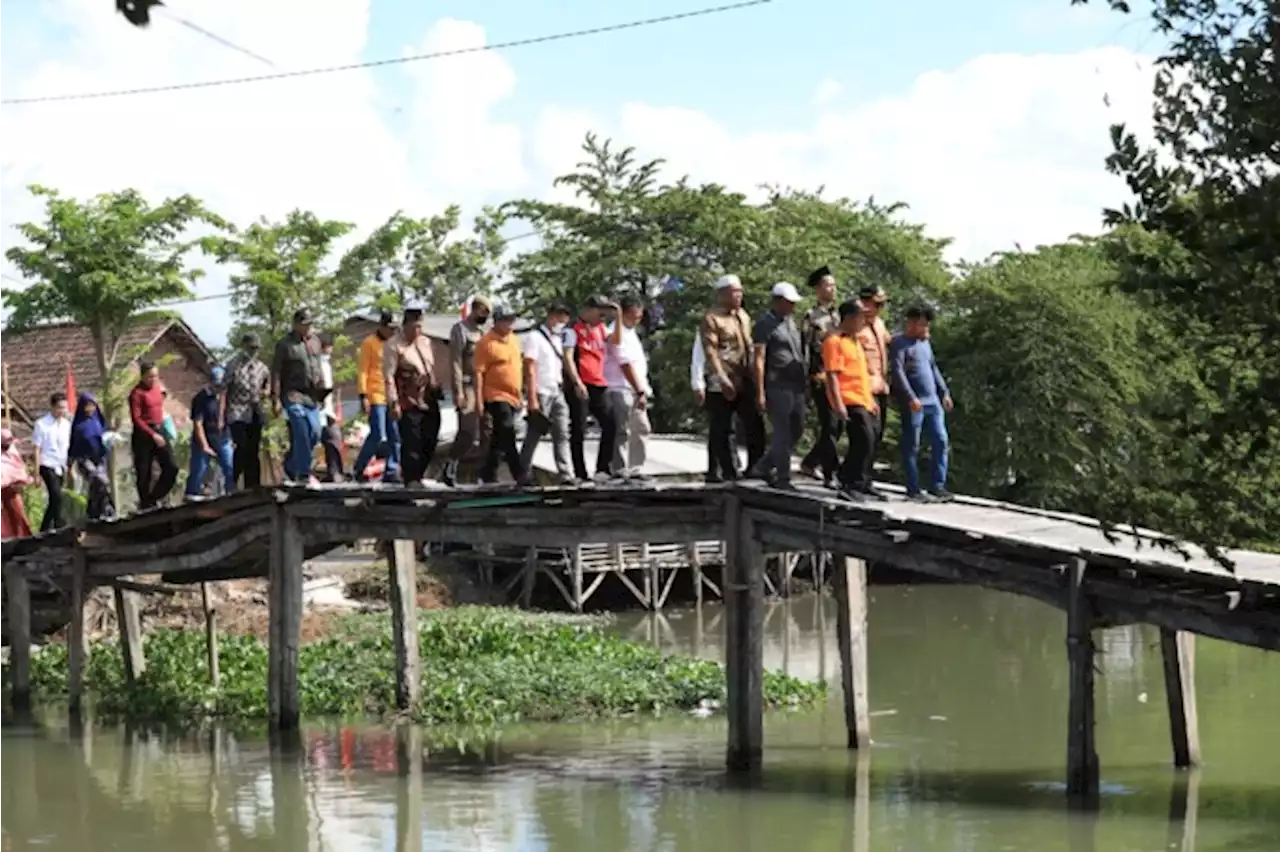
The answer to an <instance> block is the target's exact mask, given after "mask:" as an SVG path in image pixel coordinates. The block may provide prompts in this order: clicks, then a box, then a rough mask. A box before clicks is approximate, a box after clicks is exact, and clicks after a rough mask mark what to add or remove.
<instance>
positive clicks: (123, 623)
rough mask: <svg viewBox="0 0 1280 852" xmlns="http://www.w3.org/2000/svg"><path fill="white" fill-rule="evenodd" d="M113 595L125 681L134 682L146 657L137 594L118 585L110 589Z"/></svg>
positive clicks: (142, 668)
mask: <svg viewBox="0 0 1280 852" xmlns="http://www.w3.org/2000/svg"><path fill="white" fill-rule="evenodd" d="M112 592H113V593H114V595H115V604H116V624H117V625H118V626H119V629H120V653H121V655H122V656H123V657H124V678H125V682H127V683H129V684H131V685H132V684H135V683H137V682H138V678H140V677H142V673H143V672H145V671H146V670H147V658H146V655H145V654H144V653H143V650H142V617H141V614H140V613H139V612H138V596H137V595H136V594H135V593H134V592H130V591H126V590H125V589H122V588H121V587H120V586H116V587H115V588H113V589H112Z"/></svg>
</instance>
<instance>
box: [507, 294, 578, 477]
mask: <svg viewBox="0 0 1280 852" xmlns="http://www.w3.org/2000/svg"><path fill="white" fill-rule="evenodd" d="M571 316H573V312H572V311H570V310H569V306H568V305H562V304H554V305H552V306H551V307H550V308H549V309H548V310H547V319H546V322H544V323H543V324H542V325H540V326H538V327H537V328H535V329H533V330H532V331H529V332H526V333H525V334H524V335H523V337H524V342H523V344H522V346H521V349H522V350H523V353H524V388H525V396H526V399H527V400H528V405H529V417H528V429H527V431H526V432H525V435H524V447H523V448H522V449H521V451H520V466H521V467H523V468H524V469H525V470H527V471H532V470H533V453H534V451H535V450H536V449H537V448H538V442H539V441H541V440H542V436H543V435H545V434H547V433H548V432H550V433H551V446H552V449H553V450H554V452H555V460H556V475H557V476H558V477H559V481H560V484H561V485H576V484H577V483H578V480H577V477H575V476H574V475H573V467H572V463H571V462H570V459H569V402H568V400H567V399H565V393H564V376H565V372H566V370H567V367H566V364H565V355H564V342H563V335H564V329H565V326H566V325H567V324H568V322H569V317H571Z"/></svg>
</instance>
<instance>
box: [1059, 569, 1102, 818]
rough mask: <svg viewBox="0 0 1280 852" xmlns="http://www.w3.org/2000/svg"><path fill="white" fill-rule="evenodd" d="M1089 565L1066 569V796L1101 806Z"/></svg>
mask: <svg viewBox="0 0 1280 852" xmlns="http://www.w3.org/2000/svg"><path fill="white" fill-rule="evenodd" d="M1087 567H1088V563H1087V562H1086V561H1085V560H1084V559H1081V558H1076V559H1073V560H1072V562H1071V564H1070V565H1069V566H1068V567H1067V663H1068V666H1069V670H1070V673H1069V679H1070V697H1069V699H1068V700H1069V707H1068V712H1067V724H1068V731H1067V795H1068V796H1070V797H1071V799H1072V800H1073V802H1075V803H1076V804H1078V805H1081V806H1084V807H1087V808H1093V807H1097V804H1098V792H1099V772H1098V751H1097V747H1096V744H1095V742H1094V704H1093V655H1094V645H1093V632H1092V630H1093V622H1094V619H1093V607H1092V604H1091V602H1090V600H1089V598H1088V596H1087V595H1086V594H1085V589H1084V580H1085V571H1086V569H1087Z"/></svg>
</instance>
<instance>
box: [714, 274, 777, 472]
mask: <svg viewBox="0 0 1280 852" xmlns="http://www.w3.org/2000/svg"><path fill="white" fill-rule="evenodd" d="M716 301H717V302H718V304H717V305H716V307H715V308H713V309H711V310H710V311H708V312H707V314H706V316H704V317H703V318H702V326H701V329H700V334H701V336H702V350H703V356H704V357H705V358H706V374H707V413H708V415H709V417H710V421H711V422H710V426H709V429H708V438H707V440H708V443H709V449H710V451H711V452H713V453H715V454H716V457H717V458H718V459H719V460H720V475H721V476H723V477H724V478H725V479H736V478H737V476H738V474H737V470H738V458H737V456H738V453H737V448H736V447H735V446H734V441H733V415H734V414H737V415H738V422H740V423H741V424H742V428H743V431H744V432H745V433H746V443H747V470H753V469H754V468H755V467H756V463H757V462H759V461H760V458H761V456H763V455H764V420H763V419H762V418H761V416H760V409H759V407H758V406H757V404H756V389H755V381H754V380H753V379H752V374H751V368H752V343H751V333H752V323H751V316H750V315H749V314H748V313H747V312H746V311H745V310H743V308H742V282H741V281H740V280H739V279H738V276H736V275H722V276H721V277H720V279H719V280H718V281H717V282H716Z"/></svg>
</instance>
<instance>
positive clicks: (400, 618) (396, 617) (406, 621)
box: [389, 539, 422, 710]
mask: <svg viewBox="0 0 1280 852" xmlns="http://www.w3.org/2000/svg"><path fill="white" fill-rule="evenodd" d="M389 570H390V573H391V637H392V643H393V644H394V645H395V652H396V707H397V708H399V709H401V710H410V709H412V708H413V707H415V706H417V703H418V699H419V697H420V696H421V695H422V663H421V661H420V648H419V647H418V543H417V542H416V541H412V540H409V539H399V540H397V541H396V542H395V544H394V545H393V546H392V553H391V566H390V569H389Z"/></svg>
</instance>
